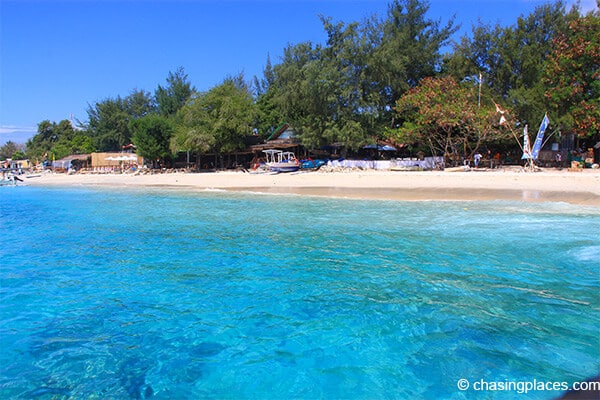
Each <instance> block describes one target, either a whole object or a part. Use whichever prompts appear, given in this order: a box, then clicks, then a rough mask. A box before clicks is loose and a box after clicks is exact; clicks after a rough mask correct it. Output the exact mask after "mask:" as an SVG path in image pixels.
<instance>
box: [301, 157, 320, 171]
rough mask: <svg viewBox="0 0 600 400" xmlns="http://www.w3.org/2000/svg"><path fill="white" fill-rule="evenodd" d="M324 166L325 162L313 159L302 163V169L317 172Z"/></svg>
mask: <svg viewBox="0 0 600 400" xmlns="http://www.w3.org/2000/svg"><path fill="white" fill-rule="evenodd" d="M323 165H325V161H323V160H313V159H312V158H309V159H307V160H302V161H301V163H300V168H302V169H308V170H313V171H316V170H318V169H319V168H321V167H322V166H323Z"/></svg>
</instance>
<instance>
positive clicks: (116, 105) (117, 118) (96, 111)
mask: <svg viewBox="0 0 600 400" xmlns="http://www.w3.org/2000/svg"><path fill="white" fill-rule="evenodd" d="M154 112H156V106H155V103H154V101H153V100H152V97H151V95H150V93H148V92H146V91H144V90H133V91H132V92H131V93H130V94H129V96H127V97H125V98H121V97H120V96H117V97H116V98H107V99H105V100H102V101H100V102H97V103H95V104H94V105H93V106H92V105H88V109H87V114H88V119H89V122H88V124H87V132H88V135H89V136H90V137H91V138H92V140H93V142H94V146H95V147H96V148H97V149H98V150H99V151H120V150H121V149H122V147H123V146H125V145H127V144H130V143H131V141H132V140H131V139H132V132H131V131H130V129H129V122H130V121H132V120H134V119H136V118H141V117H144V116H146V115H148V114H151V113H154Z"/></svg>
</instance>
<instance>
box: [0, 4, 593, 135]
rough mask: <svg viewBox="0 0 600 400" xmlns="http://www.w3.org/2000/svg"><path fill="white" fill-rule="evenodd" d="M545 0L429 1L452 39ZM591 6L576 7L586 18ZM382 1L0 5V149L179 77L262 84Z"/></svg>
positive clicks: (204, 82) (511, 18) (203, 82)
mask: <svg viewBox="0 0 600 400" xmlns="http://www.w3.org/2000/svg"><path fill="white" fill-rule="evenodd" d="M546 2H547V0H430V11H429V17H430V18H433V19H441V21H442V22H443V23H445V22H447V21H448V20H449V18H450V17H451V16H452V15H455V16H456V19H455V21H456V23H458V24H460V25H461V26H462V29H461V31H460V33H459V34H458V35H457V37H456V38H457V39H458V37H459V36H462V35H463V34H465V33H468V32H470V30H471V27H472V26H473V25H474V24H477V21H478V20H479V19H481V21H483V22H484V23H492V24H495V23H500V24H502V25H506V26H508V25H512V24H514V23H515V22H516V19H517V18H518V17H519V16H520V15H528V14H529V13H531V12H532V11H533V10H534V9H535V7H537V6H539V5H541V4H544V3H546ZM595 4H596V2H595V0H582V1H581V6H582V9H584V10H589V9H591V7H594V6H595ZM387 5H388V1H387V0H328V1H325V0H246V1H237V0H225V1H211V0H179V1H167V0H152V1H143V0H128V1H124V0H95V1H92V0H62V1H54V0H37V1H36V0H0V145H2V144H4V143H5V142H6V141H8V140H13V141H16V142H18V143H24V142H25V141H26V140H27V139H28V138H29V137H31V136H33V135H34V134H35V133H36V130H37V124H38V123H39V122H41V121H43V120H45V119H48V120H50V121H56V122H58V121H60V120H63V119H69V118H70V116H71V115H73V117H74V118H76V119H79V120H81V121H85V120H86V119H87V113H86V109H87V107H88V104H93V103H95V102H96V101H101V100H103V99H106V98H109V97H116V96H127V95H128V94H129V93H130V92H131V91H132V90H133V89H144V90H147V91H149V92H151V93H154V90H155V89H156V87H157V86H158V85H159V84H160V85H164V84H165V79H166V77H167V74H168V73H169V71H175V70H176V69H177V68H178V67H179V66H182V67H184V68H185V71H186V73H187V74H188V77H189V80H190V81H191V82H192V84H193V85H194V86H195V87H196V88H197V89H198V90H201V91H203V90H208V89H210V88H211V87H213V86H215V85H217V84H219V83H221V82H222V80H223V78H225V77H226V76H228V75H236V74H238V73H240V72H243V73H244V75H245V77H246V79H248V80H251V79H252V78H253V77H254V76H255V75H256V76H259V77H260V76H262V71H263V68H264V66H265V62H266V59H267V55H270V57H271V61H272V62H273V63H274V64H275V63H277V62H278V61H279V58H280V57H281V55H282V53H283V49H284V48H285V47H286V45H287V44H296V43H300V42H303V41H307V40H310V41H313V42H316V43H324V42H325V39H326V35H325V33H324V32H323V28H322V25H321V22H320V20H319V15H325V16H330V17H332V19H333V20H334V21H344V22H353V21H361V20H363V19H364V18H366V17H368V16H370V15H373V14H377V15H379V16H380V17H383V16H385V13H386V10H387Z"/></svg>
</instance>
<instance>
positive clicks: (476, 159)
mask: <svg viewBox="0 0 600 400" xmlns="http://www.w3.org/2000/svg"><path fill="white" fill-rule="evenodd" d="M473 160H474V162H475V168H478V167H479V161H481V154H479V152H477V153H475V155H474V156H473Z"/></svg>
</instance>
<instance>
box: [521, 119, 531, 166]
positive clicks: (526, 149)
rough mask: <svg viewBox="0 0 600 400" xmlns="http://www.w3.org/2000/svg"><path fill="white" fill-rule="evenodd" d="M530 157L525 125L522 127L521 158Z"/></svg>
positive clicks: (527, 158) (526, 158)
mask: <svg viewBox="0 0 600 400" xmlns="http://www.w3.org/2000/svg"><path fill="white" fill-rule="evenodd" d="M529 159H531V145H530V144H529V134H528V133H527V125H525V128H523V155H522V156H521V160H529Z"/></svg>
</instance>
